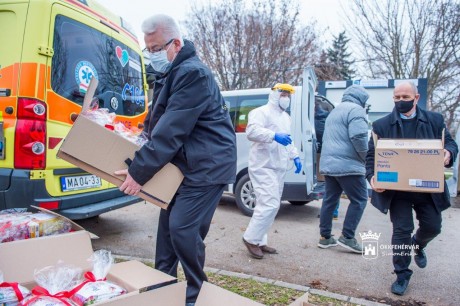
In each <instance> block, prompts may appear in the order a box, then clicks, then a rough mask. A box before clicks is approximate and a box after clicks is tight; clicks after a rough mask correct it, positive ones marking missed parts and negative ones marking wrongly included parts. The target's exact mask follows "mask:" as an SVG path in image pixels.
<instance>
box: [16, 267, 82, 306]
mask: <svg viewBox="0 0 460 306" xmlns="http://www.w3.org/2000/svg"><path fill="white" fill-rule="evenodd" d="M81 276H82V270H81V269H80V268H78V267H75V266H72V265H68V264H64V263H62V262H60V263H58V264H57V265H55V266H48V267H45V268H43V269H40V270H35V273H34V278H35V282H36V283H37V284H38V286H37V287H35V288H34V289H32V296H30V297H29V298H27V299H24V301H22V302H21V304H20V305H24V306H26V305H28V306H61V305H65V306H75V305H77V306H79V304H76V303H74V302H73V301H71V300H70V297H71V295H72V293H71V291H72V289H74V288H75V287H76V286H77V285H78V284H79V283H81Z"/></svg>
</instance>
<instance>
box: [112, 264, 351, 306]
mask: <svg viewBox="0 0 460 306" xmlns="http://www.w3.org/2000/svg"><path fill="white" fill-rule="evenodd" d="M122 261H125V260H123V259H120V258H116V259H115V262H122ZM144 264H145V265H147V266H149V267H152V268H153V264H152V263H150V262H144ZM207 276H208V281H209V282H210V283H211V284H214V285H217V286H219V287H222V288H224V289H226V290H229V291H231V292H234V293H236V294H239V295H241V296H244V297H247V298H249V299H251V300H253V301H256V302H259V303H261V304H264V305H267V306H287V305H289V304H291V303H292V302H294V301H295V300H296V299H297V298H299V297H300V296H302V295H304V294H305V292H303V291H299V290H294V289H289V288H284V287H280V286H275V285H272V284H267V283H262V282H258V281H255V280H253V279H244V278H239V277H232V276H226V275H221V274H215V273H207ZM177 278H178V279H179V281H184V280H185V275H184V272H183V270H182V269H179V270H178V276H177ZM308 302H309V303H310V304H312V305H320V306H351V305H356V304H352V303H347V302H344V301H340V300H336V299H333V298H329V297H325V296H322V295H316V294H310V295H309V297H308Z"/></svg>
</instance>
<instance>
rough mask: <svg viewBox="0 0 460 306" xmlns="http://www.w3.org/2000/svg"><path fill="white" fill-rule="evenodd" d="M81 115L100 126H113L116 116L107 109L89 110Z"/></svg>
mask: <svg viewBox="0 0 460 306" xmlns="http://www.w3.org/2000/svg"><path fill="white" fill-rule="evenodd" d="M82 115H83V116H85V117H86V118H88V119H90V120H91V121H94V122H96V123H97V124H99V125H101V126H106V125H113V122H114V120H115V116H116V114H115V113H111V112H109V110H108V109H107V108H99V109H89V110H87V111H85V112H84V113H82Z"/></svg>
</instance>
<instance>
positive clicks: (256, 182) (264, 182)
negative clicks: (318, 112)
mask: <svg viewBox="0 0 460 306" xmlns="http://www.w3.org/2000/svg"><path fill="white" fill-rule="evenodd" d="M280 94H281V93H280V92H278V91H276V90H275V91H272V92H271V93H270V95H269V99H268V103H267V104H266V105H264V106H261V107H258V108H256V109H254V110H252V111H251V112H249V118H248V125H247V127H246V134H247V137H248V139H249V140H250V141H251V148H250V151H249V161H248V162H249V177H250V179H251V182H252V186H253V188H254V193H255V196H256V206H255V208H254V214H253V216H252V218H251V221H250V222H249V225H248V227H247V229H246V232H245V233H244V235H243V238H244V240H246V241H247V242H249V243H251V244H255V245H259V246H265V245H267V232H268V230H269V228H270V227H271V225H272V224H273V221H274V220H275V217H276V214H277V212H278V210H279V207H280V203H281V195H282V193H283V187H284V177H285V175H286V170H287V168H288V166H289V165H290V163H291V162H292V160H294V159H295V158H296V157H298V156H299V155H298V152H297V149H296V147H295V146H294V143H291V144H289V145H287V146H283V145H281V144H279V143H277V142H276V141H274V137H275V133H286V134H290V130H291V118H290V116H289V115H288V114H287V113H286V112H285V111H284V110H282V109H281V108H280V106H279V100H280ZM299 171H300V170H299Z"/></svg>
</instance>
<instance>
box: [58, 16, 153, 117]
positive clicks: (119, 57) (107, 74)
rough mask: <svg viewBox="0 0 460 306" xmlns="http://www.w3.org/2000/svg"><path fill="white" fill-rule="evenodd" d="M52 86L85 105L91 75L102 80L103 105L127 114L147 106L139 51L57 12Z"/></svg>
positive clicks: (97, 92)
mask: <svg viewBox="0 0 460 306" xmlns="http://www.w3.org/2000/svg"><path fill="white" fill-rule="evenodd" d="M53 49H54V55H53V60H52V68H51V87H52V89H53V90H54V92H56V93H57V94H59V95H61V96H62V97H64V98H66V99H68V100H71V101H73V102H75V103H78V104H80V105H82V103H83V97H84V95H85V93H86V90H87V88H88V85H89V81H90V79H91V77H95V78H96V79H98V80H99V86H98V88H97V90H96V94H95V95H96V96H97V97H98V98H99V107H101V108H108V109H109V111H110V112H115V113H116V114H118V115H123V116H136V115H139V114H141V113H142V112H144V110H145V96H144V91H143V86H142V69H141V59H140V55H139V53H137V52H136V51H134V50H132V49H130V48H129V47H127V46H126V45H125V44H123V43H121V42H119V41H117V40H115V39H114V38H113V37H111V36H109V35H106V34H104V33H102V32H99V31H97V30H95V29H93V28H91V27H89V26H87V25H84V24H82V23H80V22H78V21H75V20H73V19H70V18H67V17H65V16H62V15H58V16H56V22H55V28H54V40H53Z"/></svg>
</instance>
